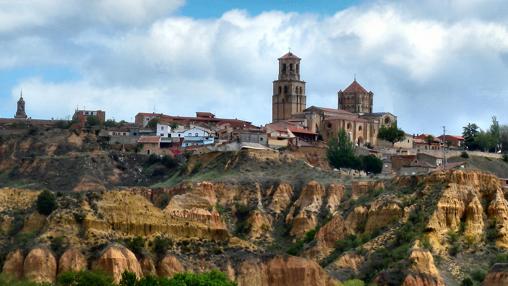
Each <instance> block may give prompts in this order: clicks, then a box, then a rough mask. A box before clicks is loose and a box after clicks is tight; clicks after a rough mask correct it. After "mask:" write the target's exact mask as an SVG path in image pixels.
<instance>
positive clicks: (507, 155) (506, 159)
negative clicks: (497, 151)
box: [502, 153, 508, 163]
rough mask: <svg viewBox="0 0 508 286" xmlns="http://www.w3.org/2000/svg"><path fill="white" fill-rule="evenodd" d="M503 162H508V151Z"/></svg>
mask: <svg viewBox="0 0 508 286" xmlns="http://www.w3.org/2000/svg"><path fill="white" fill-rule="evenodd" d="M502 160H503V162H506V163H508V153H504V154H503V157H502Z"/></svg>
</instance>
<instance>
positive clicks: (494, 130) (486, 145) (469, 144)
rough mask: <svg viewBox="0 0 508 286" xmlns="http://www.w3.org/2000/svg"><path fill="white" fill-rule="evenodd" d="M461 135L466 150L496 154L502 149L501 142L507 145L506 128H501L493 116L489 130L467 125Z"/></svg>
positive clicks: (507, 129) (472, 124)
mask: <svg viewBox="0 0 508 286" xmlns="http://www.w3.org/2000/svg"><path fill="white" fill-rule="evenodd" d="M462 135H463V137H464V145H465V147H466V148H467V149H468V150H481V151H485V152H497V151H498V150H500V149H501V148H503V141H506V142H505V143H508V127H506V126H503V127H501V126H500V125H499V122H498V121H497V118H496V117H495V116H493V117H492V123H491V125H490V128H489V130H487V131H484V130H481V129H480V127H478V125H476V124H474V123H469V124H468V125H467V126H465V127H464V128H463V133H462Z"/></svg>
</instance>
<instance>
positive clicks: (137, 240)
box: [124, 236, 145, 258]
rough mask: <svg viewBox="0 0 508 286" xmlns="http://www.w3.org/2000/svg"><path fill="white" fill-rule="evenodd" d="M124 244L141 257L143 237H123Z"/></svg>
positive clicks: (143, 246)
mask: <svg viewBox="0 0 508 286" xmlns="http://www.w3.org/2000/svg"><path fill="white" fill-rule="evenodd" d="M124 244H125V246H126V247H127V248H128V249H130V250H131V251H132V252H133V253H134V254H135V255H136V257H138V258H139V257H141V256H142V255H143V250H144V249H145V239H144V238H142V237H140V236H136V237H134V238H127V239H124Z"/></svg>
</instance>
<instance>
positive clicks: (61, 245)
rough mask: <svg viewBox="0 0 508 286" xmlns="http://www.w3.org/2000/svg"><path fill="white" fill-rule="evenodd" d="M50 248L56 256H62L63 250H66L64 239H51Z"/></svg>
mask: <svg viewBox="0 0 508 286" xmlns="http://www.w3.org/2000/svg"><path fill="white" fill-rule="evenodd" d="M50 247H51V250H53V252H54V253H56V254H57V255H60V254H62V252H63V250H64V249H65V248H66V245H65V241H64V238H63V237H61V236H59V237H55V238H53V239H52V240H51V244H50Z"/></svg>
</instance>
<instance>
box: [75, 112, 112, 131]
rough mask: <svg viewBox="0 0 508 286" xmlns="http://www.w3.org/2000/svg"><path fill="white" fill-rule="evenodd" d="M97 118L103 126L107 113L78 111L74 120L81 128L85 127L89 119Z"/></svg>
mask: <svg viewBox="0 0 508 286" xmlns="http://www.w3.org/2000/svg"><path fill="white" fill-rule="evenodd" d="M91 117H95V118H96V119H97V122H98V123H99V125H103V124H104V122H106V112H104V111H102V110H76V111H75V112H74V115H73V116H72V119H73V120H74V121H77V122H78V124H79V126H81V127H85V125H86V121H87V120H88V118H91Z"/></svg>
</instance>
